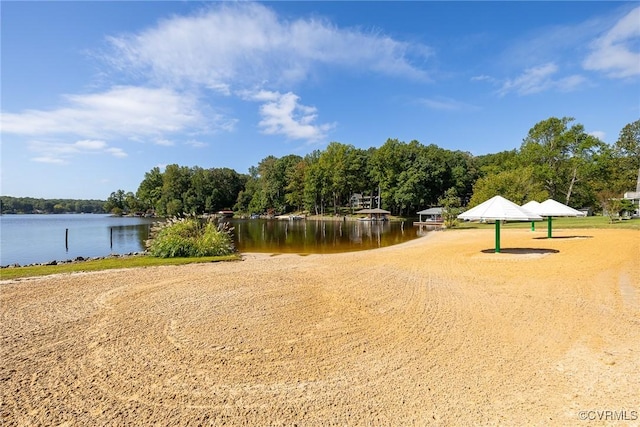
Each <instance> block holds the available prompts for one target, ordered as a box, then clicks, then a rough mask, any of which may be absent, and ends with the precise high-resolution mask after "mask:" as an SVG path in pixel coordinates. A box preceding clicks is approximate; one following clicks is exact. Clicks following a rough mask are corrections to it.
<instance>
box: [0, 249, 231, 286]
mask: <svg viewBox="0 0 640 427" xmlns="http://www.w3.org/2000/svg"><path fill="white" fill-rule="evenodd" d="M239 259H240V256H239V255H237V254H235V255H224V256H209V257H198V258H155V257H150V256H131V257H114V258H104V259H98V260H91V261H81V262H74V263H64V264H58V265H38V266H27V267H12V268H3V269H0V280H10V279H19V278H24V277H34V276H47V275H50V274H60V273H75V272H81V271H100V270H111V269H115V268H135V267H153V266H158V265H183V264H193V263H203V262H220V261H237V260H239Z"/></svg>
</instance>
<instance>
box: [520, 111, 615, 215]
mask: <svg viewBox="0 0 640 427" xmlns="http://www.w3.org/2000/svg"><path fill="white" fill-rule="evenodd" d="M573 121H574V119H573V118H572V117H563V118H561V119H559V118H556V117H551V118H549V119H547V120H544V121H541V122H539V123H537V124H536V125H535V126H534V127H533V128H531V130H529V134H528V135H527V137H526V138H525V139H524V142H523V144H522V146H521V148H520V156H519V157H520V159H521V161H522V165H523V166H533V168H534V169H533V172H534V176H535V177H536V178H537V179H538V180H540V181H541V182H542V183H543V185H544V187H545V190H547V192H548V193H549V196H550V197H551V198H553V199H555V200H559V201H562V202H563V203H566V204H571V202H572V196H573V194H574V191H575V189H576V185H579V184H581V183H584V182H587V178H588V172H589V167H588V166H589V164H590V162H591V160H592V158H593V156H594V155H596V154H597V153H598V151H599V150H600V149H602V147H603V145H604V143H602V141H600V140H599V139H597V138H595V137H593V136H591V135H588V134H586V133H585V131H584V127H583V126H582V125H581V124H574V125H572V126H571V127H569V124H570V123H571V122H573Z"/></svg>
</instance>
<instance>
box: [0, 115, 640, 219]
mask: <svg viewBox="0 0 640 427" xmlns="http://www.w3.org/2000/svg"><path fill="white" fill-rule="evenodd" d="M639 169H640V119H639V120H637V121H635V122H632V123H629V124H627V125H626V126H625V127H624V128H623V129H622V130H621V131H620V135H619V138H618V140H617V141H616V142H615V143H614V144H613V145H609V144H607V143H605V142H603V141H601V140H600V139H598V138H597V137H595V136H593V135H590V134H588V133H586V132H585V130H584V126H582V125H581V124H578V123H575V120H574V119H573V118H570V117H563V118H556V117H551V118H549V119H547V120H544V121H541V122H539V123H537V124H535V125H534V126H533V127H532V128H531V129H530V130H529V132H528V134H527V135H526V136H525V138H524V139H523V142H522V144H521V146H520V148H519V149H514V150H510V151H503V152H499V153H495V154H487V155H481V156H474V155H472V154H470V153H467V152H462V151H452V150H447V149H444V148H440V147H438V146H436V145H433V144H431V145H423V144H421V143H420V142H419V141H415V140H414V141H411V142H408V143H407V142H403V141H399V140H397V139H388V140H387V141H386V142H385V143H384V144H383V145H382V146H380V147H378V148H376V147H371V148H368V149H360V148H356V147H354V146H353V145H349V144H343V143H340V142H332V143H330V144H329V145H328V146H327V147H326V149H324V150H316V151H314V152H312V153H310V154H308V155H306V156H304V157H302V156H298V155H293V154H291V155H287V156H284V157H280V158H277V157H274V156H268V157H266V158H264V159H263V160H262V161H260V163H259V164H258V165H257V166H253V167H251V168H250V169H249V173H248V174H240V173H238V172H236V171H235V170H232V169H229V168H211V169H204V168H201V167H197V166H196V167H187V166H180V165H177V164H171V165H168V166H167V167H166V168H165V169H164V171H161V170H160V168H158V167H155V168H153V169H151V170H150V171H149V172H147V173H146V174H145V176H144V179H143V180H142V182H141V183H140V185H139V187H138V189H137V190H136V191H135V193H134V192H133V191H125V190H117V191H114V192H113V193H111V195H110V196H109V197H108V198H107V200H106V202H104V203H103V206H102V209H103V211H106V212H113V213H133V212H138V213H151V212H153V213H154V214H155V215H157V216H181V215H183V214H204V213H214V212H217V211H220V210H234V211H235V212H239V213H247V214H249V213H258V214H261V213H273V214H282V213H289V212H294V211H296V212H300V211H306V212H308V213H310V214H333V213H341V214H343V213H348V212H349V211H353V210H354V209H357V208H362V207H376V206H377V204H378V203H379V202H378V200H379V199H378V195H379V196H380V207H382V208H384V209H387V210H389V211H391V212H392V213H393V214H394V215H399V216H410V215H413V214H415V212H416V211H418V210H421V209H424V208H426V207H429V206H435V205H439V204H441V203H442V201H443V199H444V198H445V196H446V197H447V198H448V199H449V200H450V199H451V198H455V199H457V200H458V202H459V204H460V205H462V206H469V207H471V206H474V205H476V204H478V203H481V202H482V201H484V200H487V199H489V198H490V197H493V196H494V195H497V194H500V195H502V196H504V197H506V198H508V199H510V200H512V201H514V202H515V203H518V204H523V203H525V202H527V201H529V200H538V201H542V200H544V199H547V198H553V199H555V200H558V201H560V202H562V203H565V204H568V205H569V206H572V207H575V208H584V207H589V208H591V209H593V210H594V211H596V212H597V211H601V210H602V206H603V204H605V202H606V200H609V199H611V198H620V197H622V194H623V193H624V192H626V191H633V189H635V187H636V179H637V177H638V170H639ZM37 200H38V199H29V201H25V200H24V198H19V199H16V198H7V197H2V206H1V208H2V213H8V212H14V213H15V212H27V211H28V209H30V208H31V207H32V209H31V210H41V211H44V212H48V213H51V210H53V212H56V211H60V210H61V209H62V210H64V211H66V212H85V211H91V212H100V211H101V210H100V209H99V208H98V206H99V204H100V203H101V202H99V201H76V203H75V204H73V205H72V204H71V203H67V204H63V203H54V204H53V205H51V203H50V201H49V202H47V203H46V204H44V205H43V204H42V203H39V202H37ZM81 202H90V203H85V204H83V203H81ZM93 202H96V203H93ZM91 209H93V210H91Z"/></svg>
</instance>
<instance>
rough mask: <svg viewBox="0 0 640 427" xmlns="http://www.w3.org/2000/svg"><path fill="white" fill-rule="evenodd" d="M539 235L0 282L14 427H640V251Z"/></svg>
mask: <svg viewBox="0 0 640 427" xmlns="http://www.w3.org/2000/svg"><path fill="white" fill-rule="evenodd" d="M545 233H546V231H543V232H530V231H528V230H523V229H518V230H505V231H504V232H503V234H502V248H503V250H504V253H502V254H494V253H491V252H490V250H491V249H492V248H493V231H492V230H464V231H445V232H436V233H432V234H430V235H429V236H427V237H424V238H420V239H417V240H413V241H410V242H407V243H404V244H402V245H398V246H391V247H387V248H382V249H377V250H373V251H365V252H353V253H346V254H333V255H308V256H297V255H279V256H265V255H257V254H255V255H254V254H247V255H246V256H245V261H243V262H233V263H217V264H196V265H185V266H171V267H151V268H139V269H127V270H124V269H123V270H117V271H106V272H96V273H82V274H61V275H55V276H49V277H43V278H33V279H25V280H18V281H4V282H0V301H1V305H0V315H1V316H0V319H1V322H2V323H1V326H0V332H1V343H2V344H1V348H0V359H1V360H2V363H1V364H0V398H1V401H2V406H1V409H0V417H1V418H0V420H1V423H2V424H3V425H55V424H63V425H82V426H86V425H123V424H132V425H222V424H226V425H293V424H298V425H311V426H315V425H331V424H337V425H495V424H500V425H581V424H582V420H581V417H585V416H591V415H593V414H591V415H589V414H586V415H585V414H584V413H582V412H581V411H605V410H610V411H618V412H620V411H626V412H625V417H626V418H627V420H626V421H616V422H615V425H638V423H639V422H640V420H639V419H638V418H639V417H640V398H639V397H638V396H640V264H639V263H638V262H637V261H638V255H639V254H640V232H638V231H637V230H591V229H589V230H574V229H571V230H554V235H555V237H556V238H554V239H551V240H547V239H542V238H540V237H544V235H545ZM485 250H488V251H486V252H483V251H485ZM634 411H635V412H634ZM594 414H595V413H594ZM634 414H635V418H636V419H635V420H633V419H632V418H633V417H634ZM588 424H589V425H602V424H606V422H602V421H592V422H589V423H588Z"/></svg>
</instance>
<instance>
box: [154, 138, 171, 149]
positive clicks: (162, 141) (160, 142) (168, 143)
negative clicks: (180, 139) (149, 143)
mask: <svg viewBox="0 0 640 427" xmlns="http://www.w3.org/2000/svg"><path fill="white" fill-rule="evenodd" d="M153 142H154V144H156V145H162V146H163V147H172V146H174V145H175V143H174V142H173V141H171V140H168V139H166V138H158V139H156V140H154V141H153Z"/></svg>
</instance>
